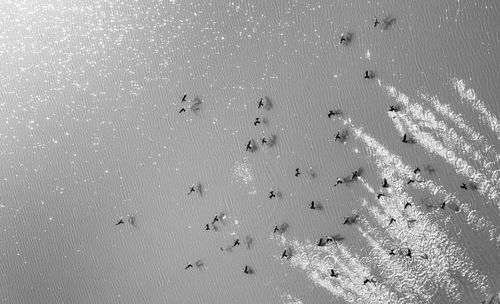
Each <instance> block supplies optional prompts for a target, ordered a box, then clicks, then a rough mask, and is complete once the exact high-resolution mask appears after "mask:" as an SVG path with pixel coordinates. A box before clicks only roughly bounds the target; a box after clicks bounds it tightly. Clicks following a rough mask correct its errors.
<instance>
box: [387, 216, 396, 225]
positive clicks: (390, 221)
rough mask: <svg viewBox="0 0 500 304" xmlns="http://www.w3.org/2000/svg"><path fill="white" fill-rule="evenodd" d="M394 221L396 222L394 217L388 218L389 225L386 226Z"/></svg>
mask: <svg viewBox="0 0 500 304" xmlns="http://www.w3.org/2000/svg"><path fill="white" fill-rule="evenodd" d="M395 222H396V219H395V218H393V217H391V219H390V220H389V225H388V226H390V225H391V224H392V223H395Z"/></svg>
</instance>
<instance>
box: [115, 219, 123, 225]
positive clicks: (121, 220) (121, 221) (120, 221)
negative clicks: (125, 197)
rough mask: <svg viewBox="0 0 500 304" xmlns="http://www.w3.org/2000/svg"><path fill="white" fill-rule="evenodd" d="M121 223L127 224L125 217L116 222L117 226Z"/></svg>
mask: <svg viewBox="0 0 500 304" xmlns="http://www.w3.org/2000/svg"><path fill="white" fill-rule="evenodd" d="M120 224H125V222H124V221H123V219H120V220H119V221H118V223H116V224H115V226H118V225H120Z"/></svg>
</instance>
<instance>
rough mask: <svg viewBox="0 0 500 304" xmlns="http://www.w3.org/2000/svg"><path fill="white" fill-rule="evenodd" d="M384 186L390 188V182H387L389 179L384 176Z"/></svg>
mask: <svg viewBox="0 0 500 304" xmlns="http://www.w3.org/2000/svg"><path fill="white" fill-rule="evenodd" d="M382 187H384V188H389V184H388V183H387V179H386V178H384V183H383V184H382Z"/></svg>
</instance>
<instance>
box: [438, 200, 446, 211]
mask: <svg viewBox="0 0 500 304" xmlns="http://www.w3.org/2000/svg"><path fill="white" fill-rule="evenodd" d="M445 205H446V201H443V203H441V206H439V208H441V209H443V210H444V206H445Z"/></svg>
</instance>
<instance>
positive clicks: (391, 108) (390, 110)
mask: <svg viewBox="0 0 500 304" xmlns="http://www.w3.org/2000/svg"><path fill="white" fill-rule="evenodd" d="M388 111H389V112H399V108H398V107H397V106H389V110H388Z"/></svg>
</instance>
